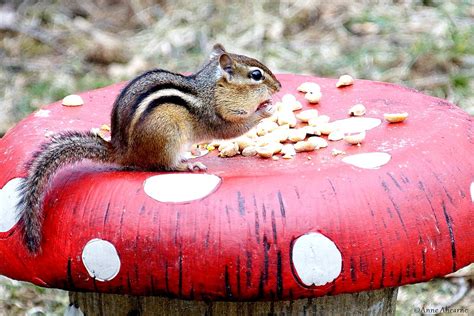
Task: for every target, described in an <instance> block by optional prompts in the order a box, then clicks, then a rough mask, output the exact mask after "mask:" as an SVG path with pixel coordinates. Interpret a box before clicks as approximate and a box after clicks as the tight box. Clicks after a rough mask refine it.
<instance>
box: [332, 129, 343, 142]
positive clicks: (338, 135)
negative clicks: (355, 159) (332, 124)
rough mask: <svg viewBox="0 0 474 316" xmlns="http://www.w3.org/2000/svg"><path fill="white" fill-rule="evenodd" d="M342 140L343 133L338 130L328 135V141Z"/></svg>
mask: <svg viewBox="0 0 474 316" xmlns="http://www.w3.org/2000/svg"><path fill="white" fill-rule="evenodd" d="M343 138H344V133H343V132H342V131H340V130H336V131H332V132H331V133H330V134H329V135H328V139H329V140H332V141H338V140H341V139H343Z"/></svg>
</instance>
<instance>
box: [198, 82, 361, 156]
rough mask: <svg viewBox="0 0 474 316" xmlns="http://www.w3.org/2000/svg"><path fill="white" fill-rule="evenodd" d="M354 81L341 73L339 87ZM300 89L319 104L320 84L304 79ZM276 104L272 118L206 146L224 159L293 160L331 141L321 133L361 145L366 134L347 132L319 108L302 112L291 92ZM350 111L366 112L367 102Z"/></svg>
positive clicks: (307, 98) (356, 113)
mask: <svg viewBox="0 0 474 316" xmlns="http://www.w3.org/2000/svg"><path fill="white" fill-rule="evenodd" d="M352 83H353V79H352V77H350V76H342V77H341V78H340V80H339V82H338V83H337V86H338V87H343V86H347V85H351V84H352ZM297 90H298V91H299V92H302V93H305V99H306V100H307V101H308V102H309V103H312V104H314V103H318V102H319V100H320V99H321V97H322V94H321V88H320V86H319V85H318V84H317V83H314V82H304V83H302V84H301V85H300V86H299V87H298V88H297ZM275 107H276V111H275V113H274V114H273V115H272V116H271V117H269V118H265V119H263V120H262V121H261V122H260V123H259V124H258V125H257V126H256V127H255V128H253V129H251V130H250V131H249V132H247V133H246V134H244V135H242V136H240V137H238V138H235V139H231V140H219V141H213V142H211V143H210V144H207V145H206V146H205V147H206V149H207V150H209V151H212V150H214V149H216V148H217V149H218V151H219V157H223V158H224V157H233V156H236V155H238V154H241V155H242V156H245V157H249V156H255V155H258V156H260V157H262V158H272V159H274V160H278V159H280V157H281V158H283V159H293V158H294V157H295V156H296V154H297V153H299V152H308V151H314V150H317V149H320V148H325V147H327V146H328V141H327V140H326V139H325V138H323V137H320V136H321V135H327V139H328V140H329V141H338V140H342V139H344V140H346V141H347V142H348V143H351V144H360V143H361V142H362V141H363V139H364V137H365V131H364V132H360V133H357V134H353V135H351V134H348V135H345V134H344V133H343V132H342V131H341V130H339V129H337V128H336V127H335V126H333V125H332V124H331V123H330V117H329V116H327V115H320V114H319V113H318V110H316V109H308V110H302V111H300V110H301V109H302V108H303V106H302V104H301V103H300V102H299V101H298V100H297V99H296V97H295V96H294V95H292V94H285V95H284V96H283V97H282V99H281V101H280V102H277V103H276V104H275ZM295 111H299V112H298V113H295ZM349 114H350V115H353V116H361V115H364V114H365V107H364V105H362V104H356V105H354V106H353V107H351V109H350V110H349ZM341 153H342V152H337V153H333V154H335V155H336V154H341Z"/></svg>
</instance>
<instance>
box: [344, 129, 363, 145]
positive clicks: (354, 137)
mask: <svg viewBox="0 0 474 316" xmlns="http://www.w3.org/2000/svg"><path fill="white" fill-rule="evenodd" d="M364 139H365V131H362V132H359V133H349V134H346V135H344V140H345V141H346V142H348V143H349V144H352V145H357V144H360V143H362V141H363V140H364Z"/></svg>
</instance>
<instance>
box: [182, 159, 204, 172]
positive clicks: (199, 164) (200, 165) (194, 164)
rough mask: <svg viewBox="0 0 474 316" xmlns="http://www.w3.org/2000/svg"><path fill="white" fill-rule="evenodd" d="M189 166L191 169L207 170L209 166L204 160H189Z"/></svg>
mask: <svg viewBox="0 0 474 316" xmlns="http://www.w3.org/2000/svg"><path fill="white" fill-rule="evenodd" d="M187 167H188V169H189V170H190V171H206V170H207V167H206V165H205V164H203V163H202V162H199V161H196V162H188V164H187Z"/></svg>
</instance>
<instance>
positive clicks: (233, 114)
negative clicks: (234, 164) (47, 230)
mask: <svg viewBox="0 0 474 316" xmlns="http://www.w3.org/2000/svg"><path fill="white" fill-rule="evenodd" d="M280 88H281V84H280V82H279V81H278V80H277V79H276V78H275V76H274V75H273V73H272V72H271V71H270V69H268V68H267V67H266V66H265V65H263V64H262V63H260V62H259V61H257V60H255V59H253V58H250V57H246V56H243V55H237V54H232V53H228V52H226V50H225V49H224V47H223V46H222V45H220V44H216V45H214V47H213V50H212V53H211V55H210V58H209V61H208V62H207V63H206V64H205V65H204V66H203V67H202V68H201V69H200V70H199V71H198V72H196V73H195V74H192V75H190V76H184V75H180V74H177V73H172V72H169V71H166V70H161V69H155V70H151V71H148V72H146V73H144V74H142V75H140V76H138V77H137V78H135V79H133V80H132V81H130V82H129V83H128V84H127V85H126V87H125V88H124V89H123V90H122V91H121V93H120V94H119V96H118V97H117V99H116V100H115V103H114V105H113V109H112V114H111V140H110V142H107V141H105V140H103V139H102V138H101V137H100V136H98V135H95V134H93V133H91V132H75V131H70V132H63V133H60V134H59V135H57V136H55V137H53V138H52V140H51V141H50V142H47V143H44V144H43V145H42V146H41V148H40V150H39V151H38V152H36V153H35V154H34V156H33V158H32V160H31V161H30V162H29V166H28V176H27V178H25V179H24V180H23V182H22V184H21V186H20V188H19V193H20V196H21V198H20V201H19V203H18V205H17V210H18V212H19V216H20V220H21V223H22V229H23V239H24V242H25V245H26V247H27V249H28V250H29V252H30V253H32V254H33V255H35V254H37V253H38V252H39V251H40V243H41V238H42V234H41V226H42V222H43V214H42V207H43V205H42V204H43V197H44V195H45V191H46V190H47V189H48V185H49V183H50V181H51V178H52V177H53V176H54V174H55V173H56V172H57V171H58V169H60V168H61V167H63V166H65V165H68V164H73V163H76V162H79V161H81V160H84V159H89V160H92V161H96V162H100V163H112V164H118V165H120V166H123V167H127V168H132V169H138V170H177V171H185V170H191V171H194V170H206V166H204V165H203V164H202V163H200V162H194V163H191V162H185V160H184V158H183V155H182V154H183V151H185V150H186V149H187V147H188V146H189V145H191V144H193V143H197V142H203V141H209V140H212V139H227V138H234V137H237V136H240V135H242V134H244V133H245V132H247V131H248V130H249V129H251V128H252V127H253V126H255V125H256V124H257V123H258V122H259V121H260V120H261V119H263V118H265V117H269V116H270V115H271V114H272V113H273V106H272V102H271V96H272V94H274V93H276V92H278V91H279V90H280Z"/></svg>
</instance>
